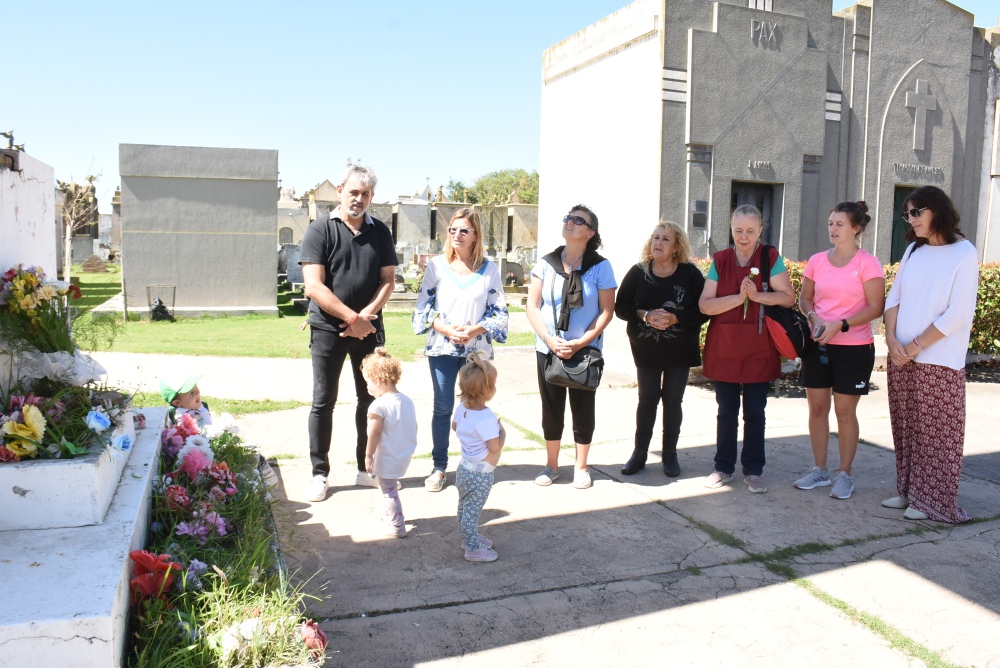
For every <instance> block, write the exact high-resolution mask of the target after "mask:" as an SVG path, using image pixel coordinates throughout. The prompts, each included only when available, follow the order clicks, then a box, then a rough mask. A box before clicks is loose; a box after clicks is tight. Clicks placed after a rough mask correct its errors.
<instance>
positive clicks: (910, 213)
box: [903, 206, 930, 220]
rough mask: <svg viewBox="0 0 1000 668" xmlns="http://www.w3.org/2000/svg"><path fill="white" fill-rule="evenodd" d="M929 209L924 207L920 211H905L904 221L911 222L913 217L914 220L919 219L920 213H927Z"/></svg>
mask: <svg viewBox="0 0 1000 668" xmlns="http://www.w3.org/2000/svg"><path fill="white" fill-rule="evenodd" d="M929 208H930V207H927V206H922V207H920V208H919V209H910V210H909V211H906V210H904V211H903V220H909V219H910V218H911V217H912V218H917V217H918V216H920V213H921V212H922V211H926V210H927V209H929Z"/></svg>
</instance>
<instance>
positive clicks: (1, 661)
mask: <svg viewBox="0 0 1000 668" xmlns="http://www.w3.org/2000/svg"><path fill="white" fill-rule="evenodd" d="M142 412H143V414H144V415H145V416H146V425H147V426H146V429H144V430H141V431H139V432H138V434H137V438H136V440H135V444H134V445H133V447H132V454H131V456H130V457H128V458H127V459H125V458H123V459H122V462H123V469H120V470H119V473H120V475H119V476H116V477H115V484H114V485H112V488H111V491H112V496H111V498H110V504H109V505H108V506H107V507H106V513H103V514H102V515H103V519H102V521H99V523H96V524H91V525H89V526H75V527H74V526H69V525H66V526H65V528H54V529H41V530H27V529H22V530H6V531H0V571H2V572H3V574H4V577H3V578H0V601H3V605H0V666H12V667H13V666H73V667H74V668H91V667H93V668H106V667H107V666H119V665H121V664H122V659H123V652H124V648H125V644H126V642H125V641H126V636H127V623H128V587H129V580H130V579H131V575H132V567H131V562H130V560H129V552H131V551H132V550H136V549H141V548H142V546H143V545H144V543H145V539H146V530H147V525H148V522H149V503H150V497H151V489H152V483H153V478H154V476H155V475H156V474H157V464H158V461H159V459H158V453H159V446H160V430H161V428H162V426H163V424H164V421H165V418H166V408H152V409H143V410H142ZM102 457H104V458H105V459H106V458H107V455H102ZM45 463H46V462H38V463H35V464H33V465H32V466H40V465H41V466H44V464H45ZM66 463H69V462H66ZM3 468H10V465H9V464H6V465H4V467H3ZM92 468H93V467H92ZM60 475H62V474H60ZM23 484H24V483H22V486H23ZM5 492H6V490H5ZM27 496H29V495H25V497H23V498H27ZM5 501H6V499H5ZM95 501H96V499H93V500H91V501H88V503H90V504H91V505H92V506H93V505H94V502H95ZM80 503H84V502H80ZM73 504H74V502H71V501H65V500H63V501H60V502H59V504H58V507H57V509H56V510H55V511H53V513H54V518H53V523H55V524H58V523H60V522H62V523H65V522H66V520H65V519H61V516H63V515H70V514H72V513H75V512H76V511H77V509H76V508H72V507H71V506H72V505H73ZM88 512H90V513H94V512H95V510H94V509H93V508H91V510H90V511H88ZM14 514H16V513H12V512H7V513H5V515H6V516H7V519H9V516H11V515H14Z"/></svg>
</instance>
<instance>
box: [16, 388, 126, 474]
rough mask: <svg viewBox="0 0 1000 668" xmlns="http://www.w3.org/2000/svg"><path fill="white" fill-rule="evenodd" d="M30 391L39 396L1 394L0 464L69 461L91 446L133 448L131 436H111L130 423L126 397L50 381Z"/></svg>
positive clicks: (17, 393)
mask: <svg viewBox="0 0 1000 668" xmlns="http://www.w3.org/2000/svg"><path fill="white" fill-rule="evenodd" d="M40 388H48V389H47V390H46V389H40ZM34 389H35V390H37V391H38V392H39V394H36V393H35V392H34V391H27V392H25V391H22V390H20V389H14V390H12V391H11V392H10V393H7V394H6V395H5V394H4V393H3V392H0V463H7V462H19V461H21V460H24V459H35V458H42V459H69V458H72V457H77V456H79V455H83V454H86V453H87V452H88V451H89V450H90V448H92V447H101V448H103V447H105V446H111V447H114V448H117V449H118V450H121V451H123V452H125V451H128V450H130V449H131V447H132V437H131V436H130V435H129V434H126V433H119V434H117V435H115V431H116V427H118V426H119V425H121V423H122V422H123V421H124V420H125V419H129V415H128V410H129V402H130V397H128V396H127V395H125V394H122V393H121V392H115V391H110V390H104V391H98V390H94V389H92V388H88V387H73V386H65V387H59V386H58V384H56V383H53V382H50V381H41V382H36V383H35V384H34Z"/></svg>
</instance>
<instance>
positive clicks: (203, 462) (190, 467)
mask: <svg viewBox="0 0 1000 668" xmlns="http://www.w3.org/2000/svg"><path fill="white" fill-rule="evenodd" d="M211 463H212V460H210V459H209V458H208V457H206V456H205V453H204V452H202V451H201V450H199V449H198V448H191V449H190V450H188V451H187V452H186V453H185V454H184V461H183V463H182V464H181V470H182V471H184V472H185V473H187V474H188V477H190V478H191V479H192V480H194V479H195V478H196V477H198V473H199V472H200V471H203V470H204V469H207V468H208V467H209V465H210V464H211Z"/></svg>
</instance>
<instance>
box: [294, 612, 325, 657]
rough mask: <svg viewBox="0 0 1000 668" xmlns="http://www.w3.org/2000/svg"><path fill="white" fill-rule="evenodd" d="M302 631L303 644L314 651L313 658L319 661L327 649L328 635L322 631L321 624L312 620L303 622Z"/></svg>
mask: <svg viewBox="0 0 1000 668" xmlns="http://www.w3.org/2000/svg"><path fill="white" fill-rule="evenodd" d="M300 629H301V632H302V642H304V643H305V644H306V647H307V648H309V649H311V650H312V651H313V652H312V656H313V658H314V659H318V658H320V657H321V656H323V651H324V650H325V649H326V634H325V633H323V632H322V631H321V630H320V628H319V624H317V623H316V622H314V621H313V620H311V619H307V620H306V621H304V622H302V626H301V627H300Z"/></svg>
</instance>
